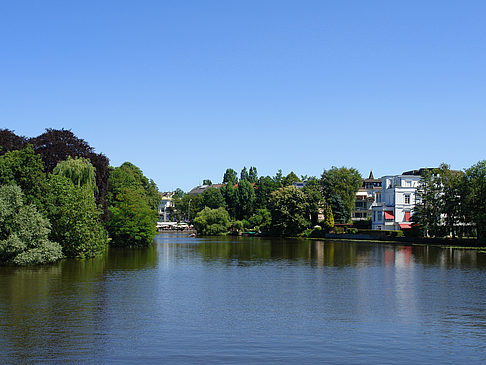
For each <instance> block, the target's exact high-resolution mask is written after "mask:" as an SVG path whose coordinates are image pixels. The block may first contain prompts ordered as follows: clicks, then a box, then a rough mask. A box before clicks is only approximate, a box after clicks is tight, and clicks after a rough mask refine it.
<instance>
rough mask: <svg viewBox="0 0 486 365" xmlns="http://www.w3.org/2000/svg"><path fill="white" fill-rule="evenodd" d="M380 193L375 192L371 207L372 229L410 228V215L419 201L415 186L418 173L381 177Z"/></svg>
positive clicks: (418, 180) (418, 181) (418, 182)
mask: <svg viewBox="0 0 486 365" xmlns="http://www.w3.org/2000/svg"><path fill="white" fill-rule="evenodd" d="M381 181H382V186H381V194H376V200H375V204H374V206H373V207H372V212H373V213H372V225H371V228H372V229H374V230H400V229H407V228H411V222H410V217H411V215H412V214H413V209H414V207H415V204H417V203H419V202H420V197H418V196H417V188H418V186H419V184H420V175H419V174H415V173H414V172H409V173H405V174H404V175H396V176H384V177H382V178H381ZM380 195H381V196H380Z"/></svg>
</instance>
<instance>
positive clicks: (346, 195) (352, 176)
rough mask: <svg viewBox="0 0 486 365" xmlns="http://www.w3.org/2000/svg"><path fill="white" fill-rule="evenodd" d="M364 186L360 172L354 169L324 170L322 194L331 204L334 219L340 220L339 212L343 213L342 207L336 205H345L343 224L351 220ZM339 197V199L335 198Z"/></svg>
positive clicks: (335, 168)
mask: <svg viewBox="0 0 486 365" xmlns="http://www.w3.org/2000/svg"><path fill="white" fill-rule="evenodd" d="M361 184H362V178H361V175H360V173H359V172H358V170H356V169H354V168H346V167H340V168H337V167H335V166H333V167H331V169H330V170H324V172H323V173H322V177H321V185H322V193H323V196H324V198H325V199H326V201H327V202H328V203H329V204H331V207H332V211H333V212H334V218H335V219H336V221H340V220H338V214H336V213H337V212H341V207H340V206H338V205H336V204H339V203H341V202H342V203H343V204H344V212H342V213H343V214H342V217H340V218H342V219H345V221H344V222H343V223H346V222H347V221H349V220H350V219H351V213H352V212H353V209H354V206H355V199H356V192H357V191H358V189H359V187H360V186H361ZM333 195H337V196H338V197H339V199H337V198H336V197H335V196H333Z"/></svg>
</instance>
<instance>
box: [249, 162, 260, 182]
mask: <svg viewBox="0 0 486 365" xmlns="http://www.w3.org/2000/svg"><path fill="white" fill-rule="evenodd" d="M248 181H249V182H251V183H252V184H255V183H257V182H258V172H257V169H256V167H253V166H252V167H250V172H249V173H248Z"/></svg>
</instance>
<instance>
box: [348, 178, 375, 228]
mask: <svg viewBox="0 0 486 365" xmlns="http://www.w3.org/2000/svg"><path fill="white" fill-rule="evenodd" d="M381 183H382V182H381V179H375V178H374V176H373V171H370V175H369V177H368V178H367V179H363V184H362V186H361V187H360V188H359V189H358V192H357V193H356V201H355V208H354V211H353V214H352V216H351V218H352V220H353V221H360V220H367V219H368V218H371V214H372V209H371V208H372V206H373V205H374V203H375V201H377V199H378V200H380V195H381Z"/></svg>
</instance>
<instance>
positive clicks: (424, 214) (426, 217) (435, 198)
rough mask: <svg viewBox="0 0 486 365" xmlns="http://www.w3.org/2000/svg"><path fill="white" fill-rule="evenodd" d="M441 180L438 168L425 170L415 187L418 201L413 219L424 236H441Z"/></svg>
mask: <svg viewBox="0 0 486 365" xmlns="http://www.w3.org/2000/svg"><path fill="white" fill-rule="evenodd" d="M442 194H443V191H442V181H441V178H440V174H439V170H438V169H434V170H425V171H424V172H423V173H422V176H421V178H420V185H419V188H418V189H417V197H418V198H419V201H420V202H419V203H418V204H416V206H415V211H414V215H413V221H414V222H415V223H418V224H419V226H420V228H421V230H422V231H423V234H424V235H425V236H431V237H436V236H442V235H443V234H444V233H445V231H444V229H443V224H442V217H441V215H442V214H443V204H442Z"/></svg>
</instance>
